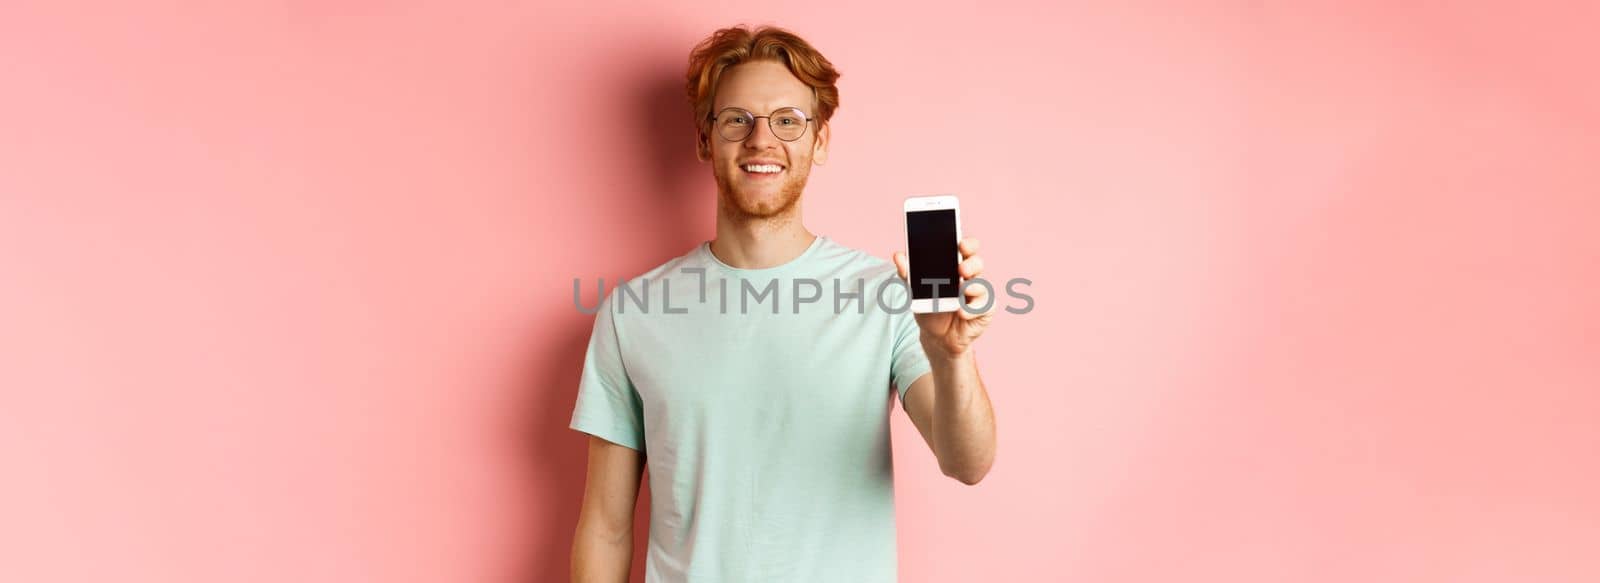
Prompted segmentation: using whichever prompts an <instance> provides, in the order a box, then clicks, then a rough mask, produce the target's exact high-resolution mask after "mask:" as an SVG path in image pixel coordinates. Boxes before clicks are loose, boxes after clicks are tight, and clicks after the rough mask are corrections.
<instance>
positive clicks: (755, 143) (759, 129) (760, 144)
mask: <svg viewBox="0 0 1600 583" xmlns="http://www.w3.org/2000/svg"><path fill="white" fill-rule="evenodd" d="M753 125H755V127H753V128H750V137H747V138H745V139H744V147H746V148H749V149H752V150H765V149H767V148H769V147H771V146H776V145H779V144H781V143H782V141H783V140H779V139H778V136H776V135H774V134H773V133H772V125H771V124H769V123H767V118H764V117H763V118H757V119H756V123H755V124H753Z"/></svg>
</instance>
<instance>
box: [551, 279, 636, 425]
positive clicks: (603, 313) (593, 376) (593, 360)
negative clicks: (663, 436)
mask: <svg viewBox="0 0 1600 583" xmlns="http://www.w3.org/2000/svg"><path fill="white" fill-rule="evenodd" d="M613 297H614V296H607V297H606V300H605V301H604V302H601V304H600V311H599V312H596V313H595V317H594V331H593V332H592V333H591V334H590V335H589V349H588V351H587V352H586V353H585V354H584V358H583V376H582V378H581V379H580V380H579V382H578V403H577V406H576V407H574V408H573V411H572V424H571V425H570V426H569V427H571V428H572V429H576V430H578V431H582V432H584V433H587V434H590V435H593V436H595V437H599V438H601V439H604V440H606V441H609V442H612V443H615V444H617V445H621V446H624V447H627V448H630V449H636V450H639V451H641V452H642V451H644V450H645V443H644V407H643V404H642V402H641V401H640V399H639V392H638V391H637V390H636V389H635V388H634V386H633V382H632V381H631V380H629V378H628V371H627V369H626V368H625V367H624V366H623V358H622V345H621V341H620V336H619V333H618V330H617V322H616V318H615V314H614V313H613V311H612V309H611V306H612V299H613Z"/></svg>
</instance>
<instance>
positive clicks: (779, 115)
mask: <svg viewBox="0 0 1600 583" xmlns="http://www.w3.org/2000/svg"><path fill="white" fill-rule="evenodd" d="M761 118H766V119H767V127H769V128H772V135H773V136H776V137H777V138H778V139H780V140H783V141H785V142H793V141H795V140H798V139H800V136H803V135H806V127H807V126H809V125H811V121H812V119H813V118H809V117H806V112H804V111H800V108H798V107H785V108H783V109H779V110H777V111H774V112H772V113H771V114H770V115H756V114H753V113H750V112H748V111H745V110H743V109H739V108H737V107H728V108H724V109H723V110H722V111H721V112H720V113H718V114H716V115H714V116H710V117H708V118H707V119H709V120H711V123H712V124H713V125H715V126H716V128H717V135H719V136H722V139H724V140H727V141H730V142H743V141H744V140H745V138H748V137H750V132H752V131H754V130H755V127H756V120H758V119H761Z"/></svg>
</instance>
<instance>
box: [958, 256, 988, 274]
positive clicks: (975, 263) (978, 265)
mask: <svg viewBox="0 0 1600 583" xmlns="http://www.w3.org/2000/svg"><path fill="white" fill-rule="evenodd" d="M982 273H983V258H982V257H979V256H977V255H972V256H969V257H967V260H966V261H962V262H961V278H962V279H976V278H977V277H978V275H979V274H982Z"/></svg>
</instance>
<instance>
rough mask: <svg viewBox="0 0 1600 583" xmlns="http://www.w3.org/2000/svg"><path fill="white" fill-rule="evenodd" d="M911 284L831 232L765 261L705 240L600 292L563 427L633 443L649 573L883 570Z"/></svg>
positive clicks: (724, 580) (719, 576)
mask: <svg viewBox="0 0 1600 583" xmlns="http://www.w3.org/2000/svg"><path fill="white" fill-rule="evenodd" d="M890 279H893V280H895V281H893V282H888V283H886V282H887V280H890ZM797 281H798V283H797ZM773 282H775V283H773ZM809 282H815V285H813V284H812V283H809ZM747 286H748V289H747ZM769 286H775V287H769ZM702 292H703V293H702ZM906 296H907V290H906V287H905V285H904V284H903V283H901V282H900V280H899V278H898V277H897V276H896V274H895V269H894V266H893V264H891V263H889V262H888V261H886V260H883V259H879V258H877V257H873V256H871V255H868V254H866V253H862V252H860V251H857V250H854V249H850V248H848V247H845V246H843V245H840V244H838V243H835V242H833V241H832V240H830V239H828V238H826V237H817V238H816V240H815V241H813V242H812V244H811V246H810V247H808V248H807V249H806V250H805V252H803V253H802V254H801V255H800V256H799V257H797V258H795V259H793V260H792V261H790V262H788V263H785V264H783V265H780V266H777V267H772V268H768V269H737V268H734V267H730V266H728V265H726V264H724V263H722V262H721V261H719V260H718V259H717V258H716V256H715V255H713V254H712V253H711V251H710V247H709V245H707V244H705V243H702V244H700V246H699V247H697V248H695V249H694V250H692V251H690V252H689V253H688V254H685V255H683V256H682V257H678V258H676V259H673V260H671V261H668V262H667V263H666V264H664V265H661V266H660V267H657V268H655V269H653V270H650V271H649V272H646V273H645V274H643V275H641V276H640V277H638V278H634V279H633V280H629V283H628V287H627V289H626V290H624V289H620V288H619V289H615V290H612V291H611V293H610V294H609V295H608V296H607V297H606V299H605V301H604V302H602V303H601V304H600V306H599V308H600V311H599V312H598V313H596V315H595V323H594V332H593V335H592V336H591V337H590V339H589V349H588V353H587V356H586V357H585V362H584V366H583V378H582V381H581V382H580V384H579V387H578V400H577V406H576V408H575V410H574V411H573V414H572V424H571V427H572V428H573V429H576V430H578V431H582V432H584V433H588V434H591V435H594V436H597V437H600V438H602V439H605V440H607V441H611V442H614V443H617V444H619V445H623V446H626V447H629V448H633V449H637V450H639V451H641V452H644V454H645V459H646V465H647V467H648V469H649V472H648V475H649V479H650V493H651V500H650V540H649V550H648V554H647V556H646V559H645V580H646V581H647V582H649V583H685V582H693V583H752V582H761V583H782V582H789V581H793V582H805V583H820V582H830V583H831V582H849V583H892V582H894V581H895V570H896V557H895V524H894V473H893V465H892V461H891V459H890V449H889V414H890V411H891V404H892V402H893V400H892V398H891V397H892V396H893V393H892V392H891V389H898V391H899V395H898V396H899V397H901V398H902V399H903V398H904V397H905V391H906V388H907V387H909V386H910V385H911V383H912V382H913V381H915V380H916V379H917V378H919V377H921V376H922V375H924V374H927V372H928V370H929V366H928V359H927V357H926V356H925V355H924V354H923V351H922V346H921V344H920V343H919V342H918V339H917V335H918V332H917V326H916V322H915V321H914V320H913V318H912V314H911V312H910V311H909V310H908V309H907V301H908V300H907V297H906ZM813 298H814V299H813ZM805 300H812V301H805Z"/></svg>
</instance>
